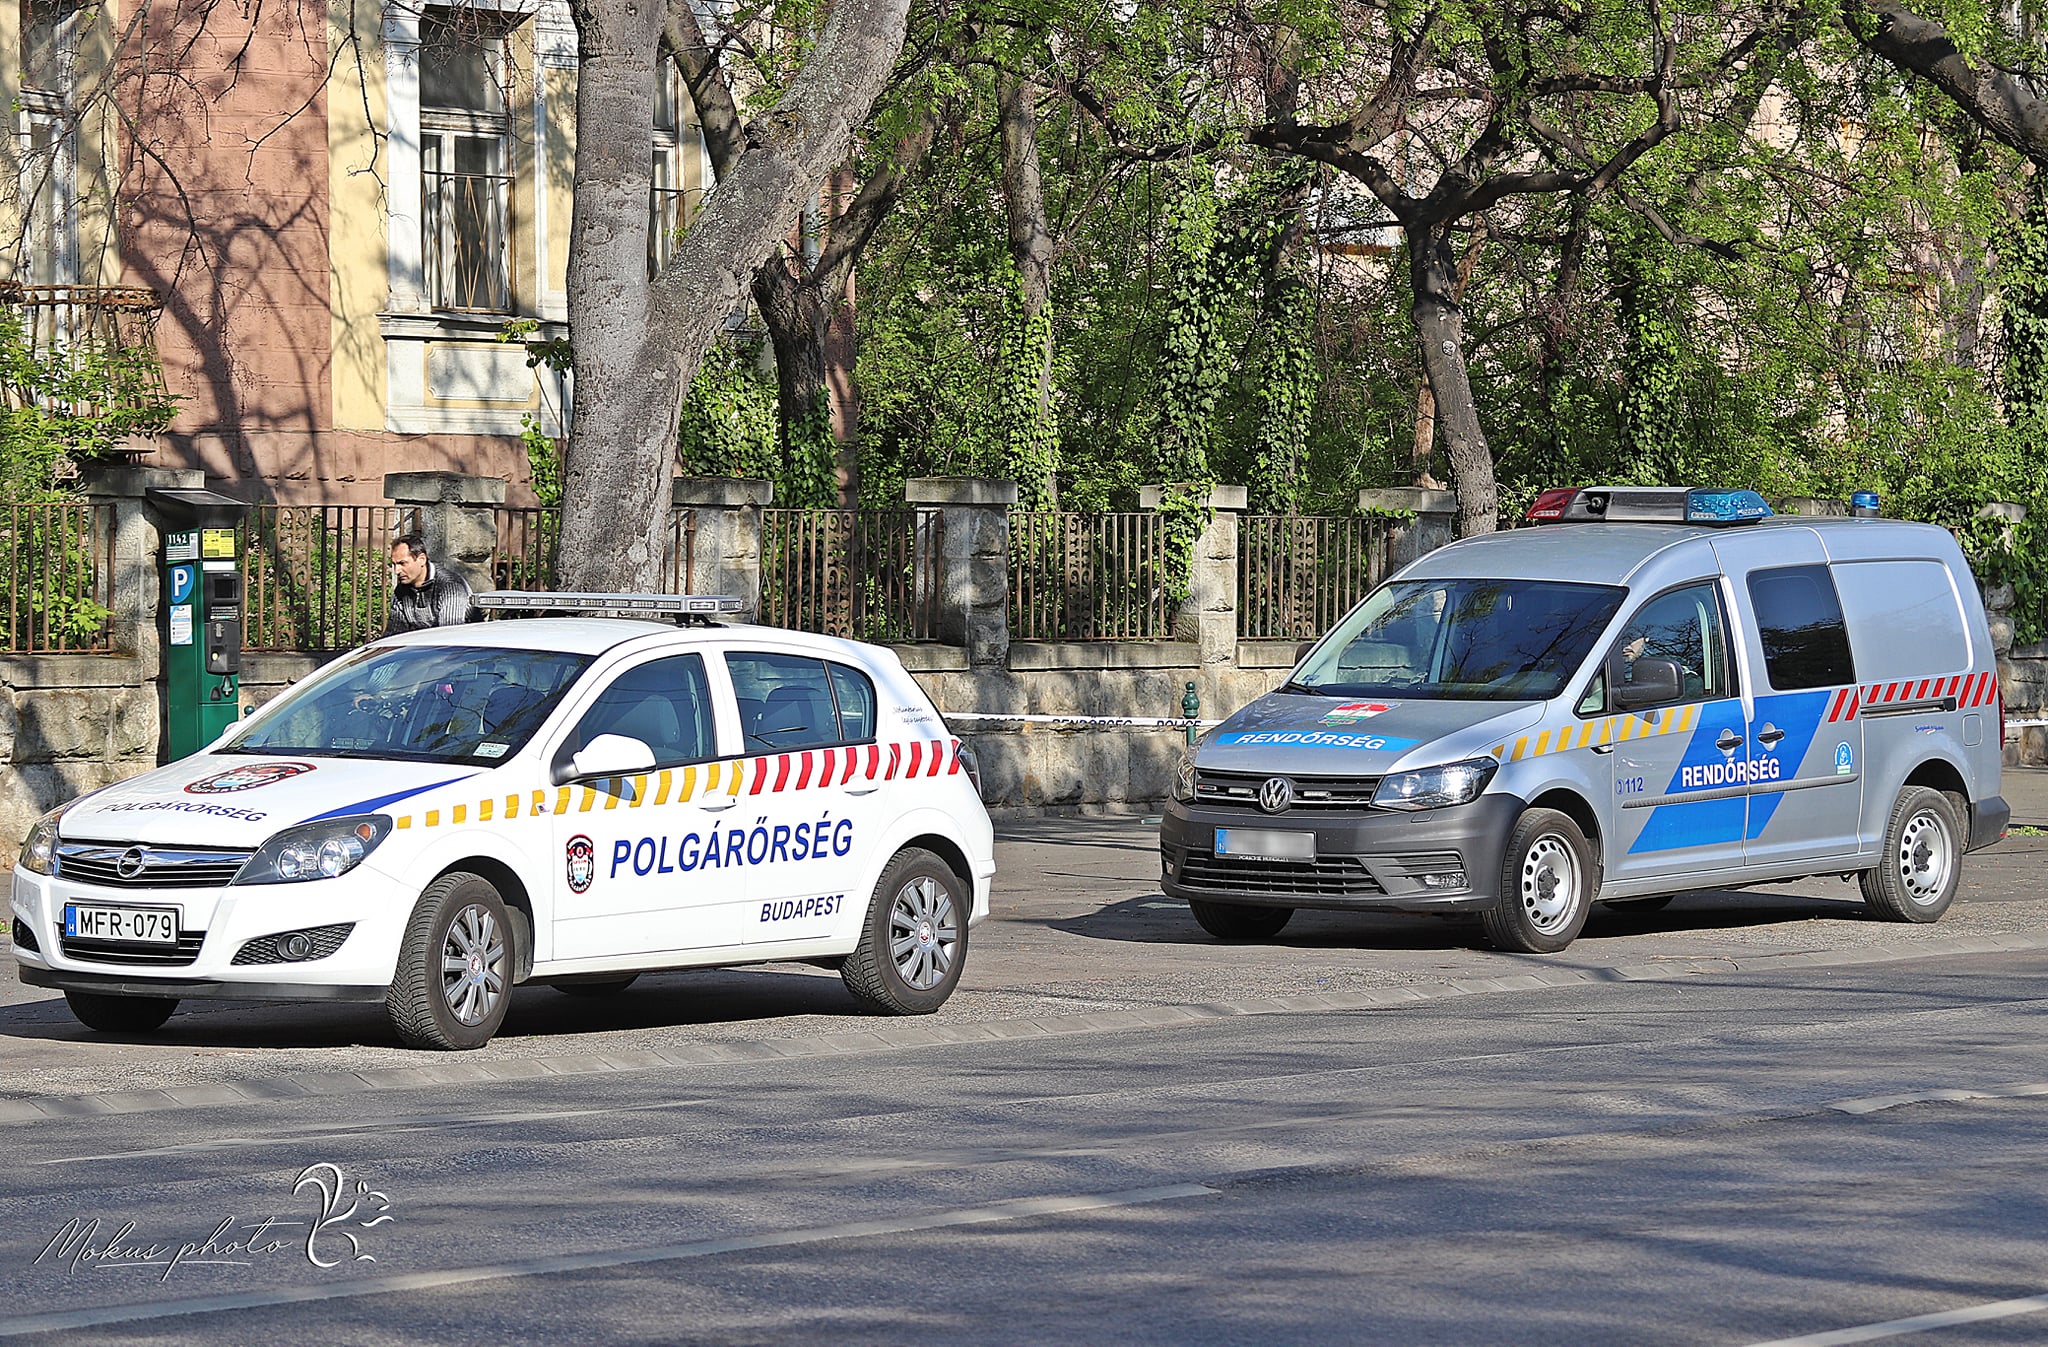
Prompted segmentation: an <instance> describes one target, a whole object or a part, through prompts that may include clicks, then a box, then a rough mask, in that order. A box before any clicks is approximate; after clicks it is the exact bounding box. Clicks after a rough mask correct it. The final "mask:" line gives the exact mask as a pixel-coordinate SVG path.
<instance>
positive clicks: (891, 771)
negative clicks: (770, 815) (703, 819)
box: [745, 739, 961, 795]
mask: <svg viewBox="0 0 2048 1347" xmlns="http://www.w3.org/2000/svg"><path fill="white" fill-rule="evenodd" d="M745 770H746V771H747V772H748V774H749V776H750V778H751V781H750V784H749V785H748V788H747V794H749V795H779V794H781V793H783V792H784V791H792V790H807V789H809V788H810V787H812V786H831V785H841V786H843V785H845V784H846V783H847V782H849V781H851V780H853V778H854V776H855V775H856V774H859V775H860V776H861V777H863V778H864V779H865V780H868V781H895V780H898V779H899V778H909V777H913V776H956V775H958V774H959V772H960V770H961V768H960V741H959V740H958V739H946V740H939V739H924V740H913V741H911V742H910V743H909V744H865V745H860V744H856V745H854V746H852V747H849V748H811V749H805V750H803V751H802V752H799V753H771V754H769V755H768V756H766V757H762V758H756V759H754V760H753V761H751V762H748V763H747V764H746V765H745Z"/></svg>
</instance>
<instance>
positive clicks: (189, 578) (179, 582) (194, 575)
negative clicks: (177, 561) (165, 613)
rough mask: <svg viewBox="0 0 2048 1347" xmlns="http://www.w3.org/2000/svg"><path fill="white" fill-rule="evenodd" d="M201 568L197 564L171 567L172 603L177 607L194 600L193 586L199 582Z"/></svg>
mask: <svg viewBox="0 0 2048 1347" xmlns="http://www.w3.org/2000/svg"><path fill="white" fill-rule="evenodd" d="M198 579H199V568H198V567H196V566H173V567H171V605H172V606H173V607H176V606H177V605H178V604H181V603H189V602H191V600H192V586H193V585H194V584H196V583H197V582H198Z"/></svg>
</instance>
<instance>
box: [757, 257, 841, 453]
mask: <svg viewBox="0 0 2048 1347" xmlns="http://www.w3.org/2000/svg"><path fill="white" fill-rule="evenodd" d="M815 279H816V278H815V277H814V276H813V277H806V278H805V279H804V280H798V279H797V278H796V277H794V276H791V275H790V274H789V270H788V268H787V267H785V266H784V265H783V264H782V262H781V261H780V260H779V259H775V258H770V259H769V260H768V262H767V263H766V264H764V265H763V266H762V267H761V269H760V270H759V271H757V272H755V273H754V306H755V307H756V308H757V309H759V310H760V311H761V322H762V324H763V325H764V326H765V327H767V329H768V344H769V346H770V347H771V348H772V349H773V350H774V352H775V387H776V393H777V400H776V414H777V421H778V438H779V440H780V441H781V447H782V475H783V480H785V481H788V480H791V478H790V473H791V470H792V469H793V468H794V467H795V466H796V450H797V444H798V440H799V438H800V437H801V435H802V434H803V428H804V427H805V426H806V425H807V424H816V418H819V417H827V416H829V415H830V414H831V412H830V408H829V407H828V406H827V405H826V401H825V400H826V397H827V396H828V393H827V384H826V379H825V325H826V319H827V315H826V312H825V304H824V300H823V298H822V296H820V295H819V293H818V287H817V285H816V283H815Z"/></svg>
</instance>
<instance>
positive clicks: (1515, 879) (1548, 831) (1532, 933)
mask: <svg viewBox="0 0 2048 1347" xmlns="http://www.w3.org/2000/svg"><path fill="white" fill-rule="evenodd" d="M1500 879H1501V884H1500V903H1499V904H1498V905H1497V906H1495V907H1494V908H1493V909H1492V910H1491V911H1488V912H1484V913H1482V914H1480V915H1481V917H1482V919H1483V920H1484V921H1485V923H1486V938H1487V940H1488V941H1490V942H1491V943H1492V944H1493V947H1494V948H1495V949H1506V950H1516V951H1519V952H1521V953H1523V954H1555V953H1557V951H1559V950H1561V949H1563V948H1564V947H1565V946H1566V945H1569V944H1571V943H1572V941H1573V940H1575V939H1577V938H1578V934H1579V932H1580V930H1582V929H1583V928H1584V927H1585V925H1586V912H1587V910H1588V909H1589V908H1591V907H1592V905H1593V847H1592V844H1591V843H1589V842H1588V841H1587V840H1586V834H1585V833H1584V832H1583V831H1581V830H1580V828H1579V825H1578V824H1576V823H1574V822H1572V820H1571V816H1570V815H1568V814H1561V813H1559V812H1558V811H1557V810H1555V809H1531V810H1528V811H1527V812H1525V813H1524V814H1523V815H1522V817H1521V818H1520V819H1519V820H1517V821H1516V823H1515V831H1514V833H1513V835H1511V836H1510V837H1509V838H1508V850H1507V855H1506V857H1505V858H1504V859H1503V860H1502V862H1501V877H1500Z"/></svg>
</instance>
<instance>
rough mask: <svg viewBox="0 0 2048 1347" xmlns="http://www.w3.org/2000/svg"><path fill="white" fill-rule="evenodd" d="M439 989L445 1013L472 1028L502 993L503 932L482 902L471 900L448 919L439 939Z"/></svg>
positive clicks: (484, 1018)
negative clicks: (443, 998)
mask: <svg viewBox="0 0 2048 1347" xmlns="http://www.w3.org/2000/svg"><path fill="white" fill-rule="evenodd" d="M441 993H442V995H443V996H444V997H445V998H446V999H447V1002H448V1013H449V1014H451V1015H453V1016H454V1017H455V1019H456V1021H457V1022H458V1023H461V1024H464V1025H467V1026H468V1027H470V1028H472V1029H474V1028H475V1027H476V1026H477V1025H479V1024H482V1023H483V1022H484V1021H485V1020H487V1019H489V1018H490V1016H491V1013H492V1012H493V1011H495V1010H496V1009H497V1008H498V1002H499V1001H501V1000H503V999H504V996H505V933H504V932H503V931H502V930H500V929H499V927H498V919H497V918H496V917H495V916H493V915H492V914H491V910H490V909H489V908H487V907H485V906H484V905H483V904H482V903H471V904H469V905H468V906H467V907H465V908H463V909H462V910H461V911H459V912H457V913H456V914H455V918H454V920H452V921H450V922H449V923H448V934H447V937H446V938H445V939H443V940H442V942H441Z"/></svg>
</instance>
